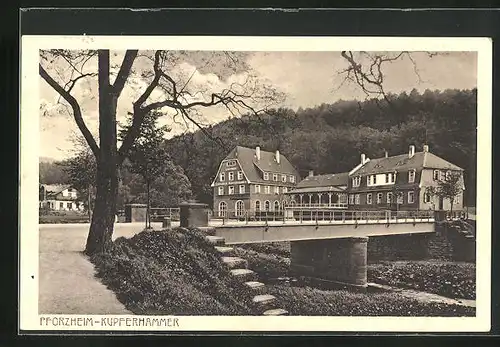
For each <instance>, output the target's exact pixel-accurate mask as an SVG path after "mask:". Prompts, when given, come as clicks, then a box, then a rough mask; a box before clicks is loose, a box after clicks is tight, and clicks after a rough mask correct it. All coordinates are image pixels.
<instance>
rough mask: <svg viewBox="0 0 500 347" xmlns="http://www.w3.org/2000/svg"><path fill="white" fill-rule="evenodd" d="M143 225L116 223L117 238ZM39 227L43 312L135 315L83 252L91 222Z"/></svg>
mask: <svg viewBox="0 0 500 347" xmlns="http://www.w3.org/2000/svg"><path fill="white" fill-rule="evenodd" d="M154 224H155V223H153V226H156V225H154ZM143 227H144V226H143V223H130V224H116V225H115V232H114V235H113V239H115V238H116V237H119V236H125V237H131V236H133V235H134V234H136V233H137V232H140V231H141V230H142V229H143ZM39 230H40V235H39V240H40V244H39V246H40V248H39V276H40V278H39V290H38V296H39V302H38V310H39V313H40V314H131V312H130V311H128V310H127V309H126V308H125V307H124V306H123V305H122V304H121V303H120V302H119V301H118V299H117V298H116V296H115V294H114V293H113V292H112V291H111V290H109V289H107V288H106V286H104V285H103V284H102V283H101V282H100V281H99V280H98V279H97V278H95V276H94V266H93V264H92V263H91V262H90V261H89V260H88V258H87V257H85V256H84V255H83V254H82V250H83V249H84V248H85V242H86V239H87V234H88V230H89V224H41V225H40V227H39Z"/></svg>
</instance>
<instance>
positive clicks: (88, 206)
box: [87, 184, 92, 221]
mask: <svg viewBox="0 0 500 347" xmlns="http://www.w3.org/2000/svg"><path fill="white" fill-rule="evenodd" d="M88 190H89V191H88V194H87V210H88V215H89V221H91V220H92V207H91V206H90V205H91V197H90V195H91V194H92V185H90V184H89V187H88Z"/></svg>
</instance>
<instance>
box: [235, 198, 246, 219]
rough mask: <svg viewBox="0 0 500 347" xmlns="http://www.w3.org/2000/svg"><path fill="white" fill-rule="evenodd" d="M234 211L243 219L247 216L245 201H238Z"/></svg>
mask: <svg viewBox="0 0 500 347" xmlns="http://www.w3.org/2000/svg"><path fill="white" fill-rule="evenodd" d="M234 210H235V212H236V216H237V217H241V216H243V215H244V214H245V204H244V203H243V201H241V200H238V201H236V205H235V206H234Z"/></svg>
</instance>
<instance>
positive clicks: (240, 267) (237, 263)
mask: <svg viewBox="0 0 500 347" xmlns="http://www.w3.org/2000/svg"><path fill="white" fill-rule="evenodd" d="M200 229H201V230H202V231H204V232H206V234H207V235H206V236H205V238H206V239H207V241H208V242H209V243H211V244H212V245H214V247H215V249H216V250H217V252H219V254H220V255H221V261H222V262H223V263H224V264H226V266H227V267H228V268H229V272H230V273H231V274H232V275H233V276H235V277H236V278H237V279H238V280H240V281H242V282H243V283H244V284H245V285H246V286H248V287H249V288H250V289H251V290H252V292H253V293H254V294H255V296H254V297H253V298H252V303H253V304H254V305H255V308H256V309H257V310H258V312H260V313H261V314H262V315H264V316H287V315H288V314H289V313H288V311H287V310H284V309H282V308H278V307H276V304H277V302H276V301H277V300H276V297H275V296H274V295H271V294H266V285H265V284H264V283H262V282H259V281H258V275H257V273H256V272H255V271H252V270H250V269H248V261H247V260H246V259H243V258H240V257H237V256H235V253H236V252H235V250H234V248H233V247H227V246H226V245H225V239H224V238H223V237H220V236H215V228H210V227H205V228H200Z"/></svg>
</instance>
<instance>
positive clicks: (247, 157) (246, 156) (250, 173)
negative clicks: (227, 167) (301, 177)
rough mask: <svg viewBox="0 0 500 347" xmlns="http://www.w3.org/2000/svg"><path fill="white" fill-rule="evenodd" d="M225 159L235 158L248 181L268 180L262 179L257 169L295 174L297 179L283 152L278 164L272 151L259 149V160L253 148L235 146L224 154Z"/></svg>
mask: <svg viewBox="0 0 500 347" xmlns="http://www.w3.org/2000/svg"><path fill="white" fill-rule="evenodd" d="M227 159H237V160H238V162H239V163H240V165H241V169H242V170H243V172H244V173H245V175H246V177H247V178H248V180H250V182H269V181H264V180H263V179H262V176H261V174H260V173H259V169H260V170H261V171H266V172H270V173H281V174H287V175H295V179H298V173H297V170H295V168H294V167H293V165H292V164H291V163H290V162H289V161H288V159H287V158H286V157H285V156H284V155H283V154H280V162H279V164H278V163H277V162H276V159H275V153H274V152H267V151H263V150H262V149H261V150H260V160H257V157H256V155H255V149H254V148H248V147H242V146H236V147H235V148H234V149H233V150H232V151H231V152H229V154H228V155H227V156H226V158H225V160H227ZM287 182H288V181H287Z"/></svg>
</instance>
